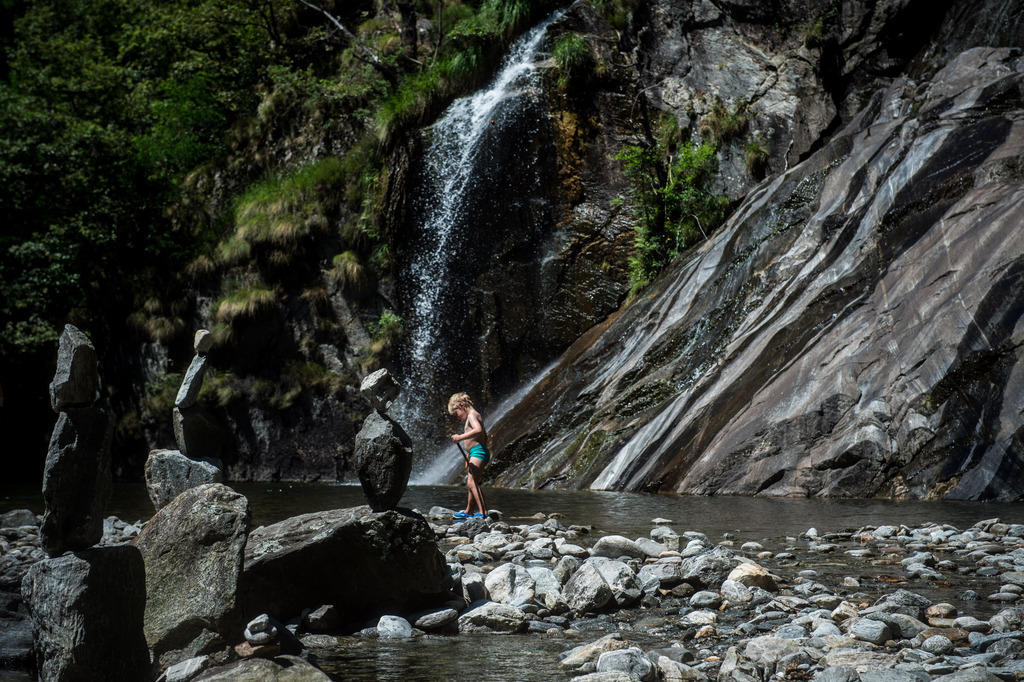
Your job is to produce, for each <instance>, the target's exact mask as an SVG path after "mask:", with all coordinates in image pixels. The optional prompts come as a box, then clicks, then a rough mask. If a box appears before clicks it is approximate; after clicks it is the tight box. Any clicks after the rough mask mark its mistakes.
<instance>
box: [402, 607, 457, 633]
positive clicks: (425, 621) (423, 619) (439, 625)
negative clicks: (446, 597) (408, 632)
mask: <svg viewBox="0 0 1024 682" xmlns="http://www.w3.org/2000/svg"><path fill="white" fill-rule="evenodd" d="M458 619H459V612H458V611H456V610H455V609H433V610H431V611H427V612H426V613H422V614H419V615H418V616H417V617H416V618H415V620H414V622H413V625H414V626H415V627H417V628H419V629H420V630H425V631H427V632H433V631H435V630H444V629H446V628H448V627H449V626H451V625H453V624H454V623H456V621H458Z"/></svg>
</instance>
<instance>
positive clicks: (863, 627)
mask: <svg viewBox="0 0 1024 682" xmlns="http://www.w3.org/2000/svg"><path fill="white" fill-rule="evenodd" d="M850 636H851V637H855V638H856V639H860V640H863V641H865V642H871V643H872V644H884V643H885V642H886V641H887V640H890V639H892V632H890V630H889V626H888V625H886V624H885V623H883V622H882V621H880V620H873V619H871V618H861V619H860V620H858V621H857V622H856V623H854V624H853V625H852V626H850Z"/></svg>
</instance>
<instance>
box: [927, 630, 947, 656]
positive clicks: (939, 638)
mask: <svg viewBox="0 0 1024 682" xmlns="http://www.w3.org/2000/svg"><path fill="white" fill-rule="evenodd" d="M921 648H922V649H924V650H925V651H927V652H928V653H930V654H935V655H937V656H942V655H944V654H948V653H950V652H951V651H953V642H951V641H950V639H949V637H946V636H945V635H933V636H931V637H929V638H928V639H926V640H924V643H923V644H921Z"/></svg>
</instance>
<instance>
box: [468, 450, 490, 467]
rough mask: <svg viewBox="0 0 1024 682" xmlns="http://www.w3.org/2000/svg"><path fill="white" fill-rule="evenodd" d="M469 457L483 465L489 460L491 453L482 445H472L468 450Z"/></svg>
mask: <svg viewBox="0 0 1024 682" xmlns="http://www.w3.org/2000/svg"><path fill="white" fill-rule="evenodd" d="M469 456H470V457H476V458H477V459H479V460H481V461H482V462H483V463H484V464H487V461H488V460H489V459H490V458H491V453H490V452H488V451H487V448H486V447H484V446H483V445H474V446H473V447H471V448H470V449H469Z"/></svg>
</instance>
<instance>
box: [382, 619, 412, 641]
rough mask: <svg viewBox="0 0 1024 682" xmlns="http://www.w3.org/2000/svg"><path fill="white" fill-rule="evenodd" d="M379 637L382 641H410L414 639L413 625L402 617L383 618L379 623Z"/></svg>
mask: <svg viewBox="0 0 1024 682" xmlns="http://www.w3.org/2000/svg"><path fill="white" fill-rule="evenodd" d="M377 636H378V637H380V638H381V639H408V638H409V637H412V624H411V623H410V622H409V621H407V620H406V619H405V618H402V617H401V616H381V617H380V620H379V621H377Z"/></svg>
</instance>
